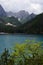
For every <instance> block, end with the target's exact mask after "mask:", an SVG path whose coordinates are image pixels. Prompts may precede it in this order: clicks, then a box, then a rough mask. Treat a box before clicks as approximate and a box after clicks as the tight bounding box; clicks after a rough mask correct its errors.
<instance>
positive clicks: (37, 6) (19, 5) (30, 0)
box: [0, 0, 43, 13]
mask: <svg viewBox="0 0 43 65" xmlns="http://www.w3.org/2000/svg"><path fill="white" fill-rule="evenodd" d="M0 4H2V6H3V7H4V9H5V10H6V11H13V12H16V11H19V10H23V9H24V10H26V11H28V12H30V13H32V12H34V13H41V12H43V0H0Z"/></svg>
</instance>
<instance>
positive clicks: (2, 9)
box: [0, 5, 7, 17]
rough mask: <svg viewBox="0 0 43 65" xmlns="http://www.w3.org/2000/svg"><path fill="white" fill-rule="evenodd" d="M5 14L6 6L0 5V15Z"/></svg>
mask: <svg viewBox="0 0 43 65" xmlns="http://www.w3.org/2000/svg"><path fill="white" fill-rule="evenodd" d="M5 16H7V15H6V12H5V10H4V8H3V7H2V6H1V5H0V17H5Z"/></svg>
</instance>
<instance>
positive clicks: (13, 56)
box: [0, 40, 43, 65]
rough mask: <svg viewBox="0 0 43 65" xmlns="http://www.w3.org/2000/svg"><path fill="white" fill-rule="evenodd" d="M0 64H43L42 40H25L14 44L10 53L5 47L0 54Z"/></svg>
mask: <svg viewBox="0 0 43 65" xmlns="http://www.w3.org/2000/svg"><path fill="white" fill-rule="evenodd" d="M0 65H43V42H37V43H36V42H35V41H28V40H26V41H25V43H22V44H16V45H15V47H13V52H12V53H10V54H9V51H8V50H7V49H6V48H5V50H4V52H3V53H2V54H1V56H0Z"/></svg>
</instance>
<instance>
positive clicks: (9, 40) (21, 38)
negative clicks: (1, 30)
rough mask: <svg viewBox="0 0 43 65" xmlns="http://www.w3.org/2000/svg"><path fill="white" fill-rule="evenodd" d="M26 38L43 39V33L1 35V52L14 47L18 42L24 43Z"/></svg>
mask: <svg viewBox="0 0 43 65" xmlns="http://www.w3.org/2000/svg"><path fill="white" fill-rule="evenodd" d="M25 40H35V41H36V42H37V41H43V35H18V34H15V35H0V53H1V52H2V51H3V50H4V48H8V49H10V48H12V47H13V46H14V45H15V44H16V43H23V42H25Z"/></svg>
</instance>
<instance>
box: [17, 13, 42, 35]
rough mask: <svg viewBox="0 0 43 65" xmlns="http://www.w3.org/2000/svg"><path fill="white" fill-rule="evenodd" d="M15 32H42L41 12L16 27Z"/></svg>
mask: <svg viewBox="0 0 43 65" xmlns="http://www.w3.org/2000/svg"><path fill="white" fill-rule="evenodd" d="M17 32H22V33H37V34H38V33H43V13H42V14H39V15H37V16H36V17H35V18H34V19H32V20H31V21H28V22H27V23H25V24H23V25H22V26H21V27H19V28H18V30H17Z"/></svg>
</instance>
